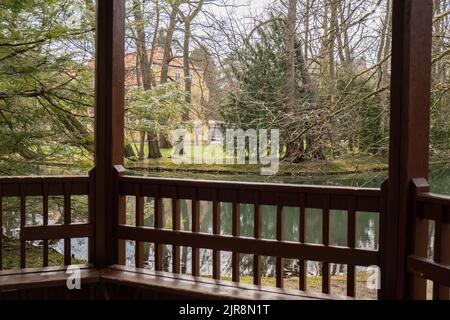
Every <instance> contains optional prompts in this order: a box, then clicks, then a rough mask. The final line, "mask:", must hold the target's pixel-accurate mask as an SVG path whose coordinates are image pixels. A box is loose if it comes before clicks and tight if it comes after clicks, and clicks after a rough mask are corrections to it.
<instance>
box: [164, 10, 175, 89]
mask: <svg viewBox="0 0 450 320" xmlns="http://www.w3.org/2000/svg"><path fill="white" fill-rule="evenodd" d="M177 14H178V5H172V11H171V12H170V18H169V27H168V28H167V33H166V38H165V41H164V55H163V60H162V67H161V79H160V83H161V84H165V83H167V82H168V80H169V63H170V59H171V54H172V53H171V52H172V39H173V34H174V32H175V27H176V23H177Z"/></svg>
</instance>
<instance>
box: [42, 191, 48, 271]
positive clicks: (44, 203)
mask: <svg viewBox="0 0 450 320" xmlns="http://www.w3.org/2000/svg"><path fill="white" fill-rule="evenodd" d="M42 194H43V196H42V220H43V225H44V226H47V225H48V184H47V183H44V184H43V185H42ZM42 262H43V263H42V264H43V266H44V267H48V240H44V241H43V249H42Z"/></svg>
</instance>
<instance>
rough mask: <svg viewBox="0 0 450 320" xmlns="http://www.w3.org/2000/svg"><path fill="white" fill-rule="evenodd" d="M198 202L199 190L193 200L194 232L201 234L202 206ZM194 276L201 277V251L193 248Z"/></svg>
mask: <svg viewBox="0 0 450 320" xmlns="http://www.w3.org/2000/svg"><path fill="white" fill-rule="evenodd" d="M199 205H200V204H199V201H198V200H197V190H195V197H194V199H192V232H194V233H198V232H200V206H199ZM192 275H193V276H195V277H197V276H200V249H199V248H194V247H193V248H192Z"/></svg>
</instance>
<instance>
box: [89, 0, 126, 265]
mask: <svg viewBox="0 0 450 320" xmlns="http://www.w3.org/2000/svg"><path fill="white" fill-rule="evenodd" d="M124 41H125V1H124V0H98V1H97V44H96V68H95V167H96V171H95V200H96V201H95V202H96V203H95V213H96V219H95V220H96V267H97V268H102V267H105V266H107V265H111V264H112V263H113V262H114V261H113V260H114V258H113V257H114V256H117V254H115V253H114V248H116V249H117V246H114V245H111V244H112V243H113V226H114V224H116V223H117V222H118V219H119V217H118V211H119V210H118V208H117V207H118V206H117V202H116V201H112V199H111V195H113V194H115V192H117V190H114V183H113V178H114V171H113V168H114V166H115V165H122V164H123V158H124V69H125V67H124V50H125V49H124ZM115 202H116V203H115Z"/></svg>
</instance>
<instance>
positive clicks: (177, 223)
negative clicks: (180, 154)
mask: <svg viewBox="0 0 450 320" xmlns="http://www.w3.org/2000/svg"><path fill="white" fill-rule="evenodd" d="M177 193H178V192H177V188H176V187H173V192H172V229H173V230H174V231H179V230H180V229H181V213H180V212H181V210H180V199H178V194H177ZM172 256H173V261H172V270H173V273H178V274H179V273H181V255H180V247H179V246H172Z"/></svg>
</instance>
